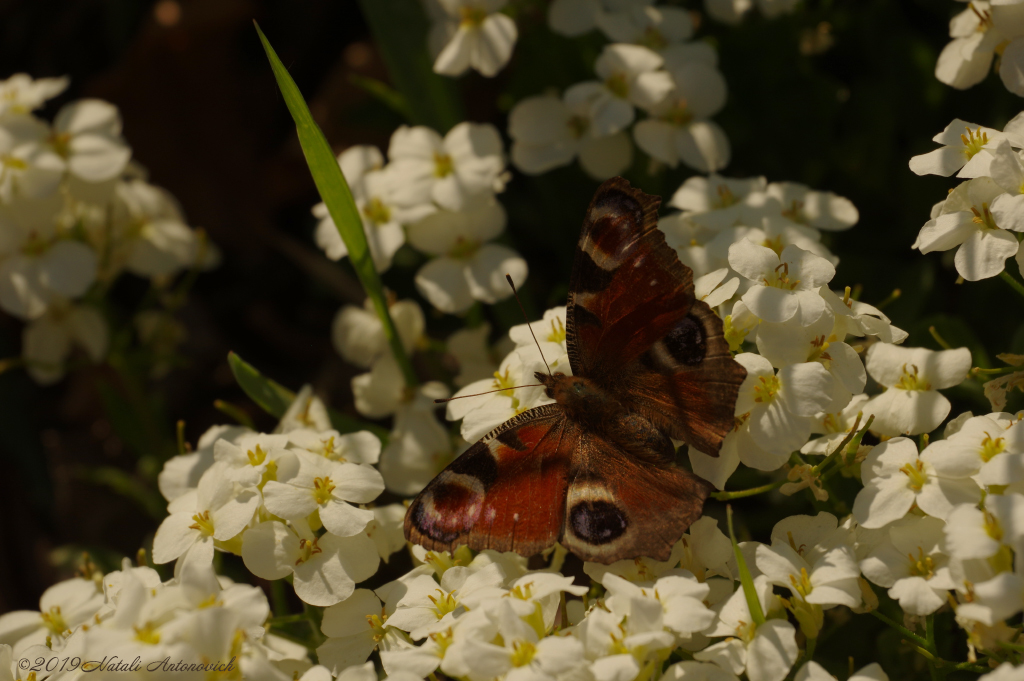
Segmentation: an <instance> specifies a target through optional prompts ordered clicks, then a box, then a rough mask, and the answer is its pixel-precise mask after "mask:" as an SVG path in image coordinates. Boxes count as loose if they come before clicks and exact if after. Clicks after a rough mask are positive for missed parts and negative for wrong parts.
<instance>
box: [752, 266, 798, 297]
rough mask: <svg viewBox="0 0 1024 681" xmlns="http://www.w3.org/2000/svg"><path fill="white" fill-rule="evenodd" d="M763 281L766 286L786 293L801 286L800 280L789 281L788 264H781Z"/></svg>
mask: <svg viewBox="0 0 1024 681" xmlns="http://www.w3.org/2000/svg"><path fill="white" fill-rule="evenodd" d="M761 281H763V282H764V285H765V286H774V287H775V288H781V289H782V290H784V291H795V290H796V287H797V286H799V285H800V280H799V279H794V280H792V281H790V280H789V263H787V262H784V263H780V264H779V266H778V267H776V268H775V269H774V270H772V273H771V274H770V275H768V276H767V277H763V278H762V279H761Z"/></svg>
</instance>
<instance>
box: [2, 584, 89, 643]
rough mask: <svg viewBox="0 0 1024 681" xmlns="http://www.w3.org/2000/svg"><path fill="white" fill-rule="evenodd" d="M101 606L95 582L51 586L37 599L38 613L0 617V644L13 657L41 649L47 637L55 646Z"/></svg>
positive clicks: (31, 611)
mask: <svg viewBox="0 0 1024 681" xmlns="http://www.w3.org/2000/svg"><path fill="white" fill-rule="evenodd" d="M102 605H103V593H102V592H101V591H100V589H99V588H98V586H97V584H96V582H95V581H93V580H91V579H83V578H80V577H76V578H74V579H68V580H65V581H63V582H58V583H57V584H54V585H53V586H51V587H50V588H48V589H47V590H46V591H44V592H43V595H42V596H41V597H40V599H39V611H33V610H14V611H12V612H8V613H5V614H4V615H0V643H3V644H7V645H10V646H12V647H13V648H14V652H15V653H20V652H21V651H23V650H25V649H26V648H28V647H29V646H33V645H41V644H43V643H45V642H46V638H47V637H48V636H52V637H53V640H54V642H56V643H59V642H60V641H61V640H62V639H63V638H64V637H66V636H69V635H70V634H71V632H72V631H74V630H76V629H78V627H79V626H80V625H82V624H84V623H86V622H88V621H89V620H90V619H92V617H93V615H95V614H96V612H97V611H98V610H99V609H100V606H102Z"/></svg>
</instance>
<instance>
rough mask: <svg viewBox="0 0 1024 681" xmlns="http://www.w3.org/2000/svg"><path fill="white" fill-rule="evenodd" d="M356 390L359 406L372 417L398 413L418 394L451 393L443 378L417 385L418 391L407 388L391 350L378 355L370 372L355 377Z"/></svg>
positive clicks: (436, 396)
mask: <svg viewBox="0 0 1024 681" xmlns="http://www.w3.org/2000/svg"><path fill="white" fill-rule="evenodd" d="M352 392H353V394H354V396H355V403H356V410H357V411H358V412H359V413H360V414H362V415H363V416H368V417H370V418H383V417H384V416H389V415H391V414H394V413H395V412H396V411H398V410H399V409H400V408H402V406H403V405H408V404H410V403H412V402H413V401H414V400H415V399H417V396H425V397H429V398H430V399H443V398H445V397H448V388H447V386H445V385H444V384H443V383H441V382H439V381H428V382H426V383H424V384H423V385H421V386H420V387H419V388H418V389H417V393H416V395H410V394H409V392H408V391H407V390H406V385H405V379H404V377H403V376H402V370H401V369H400V368H399V366H398V362H396V361H395V358H394V356H393V355H392V354H391V353H390V352H389V353H387V354H384V355H381V356H380V357H378V358H377V359H376V361H374V363H373V366H372V367H371V368H370V372H369V373H366V374H359V375H358V376H354V377H353V378H352Z"/></svg>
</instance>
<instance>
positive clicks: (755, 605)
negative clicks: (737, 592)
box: [725, 504, 765, 626]
mask: <svg viewBox="0 0 1024 681" xmlns="http://www.w3.org/2000/svg"><path fill="white" fill-rule="evenodd" d="M725 514H726V518H727V520H728V521H729V522H728V524H729V539H730V541H732V553H733V555H734V556H736V566H737V568H738V569H739V572H740V584H741V585H743V596H744V598H746V599H747V607H748V608H749V609H750V616H751V618H753V620H754V624H755V625H757V626H761V625H762V624H764V622H765V619H764V610H763V609H762V608H761V599H759V598H758V597H757V589H755V588H754V578H753V577H751V576H750V569H749V568H748V567H747V561H746V560H744V559H743V552H742V551H740V545H739V544H737V543H736V533H735V532H733V529H732V505H731V504H730V505H728V506H726V507H725Z"/></svg>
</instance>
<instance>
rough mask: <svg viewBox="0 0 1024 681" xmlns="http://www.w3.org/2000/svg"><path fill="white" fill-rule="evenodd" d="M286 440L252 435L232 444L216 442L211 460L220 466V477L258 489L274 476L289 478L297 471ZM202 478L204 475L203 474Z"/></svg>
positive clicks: (276, 436)
mask: <svg viewBox="0 0 1024 681" xmlns="http://www.w3.org/2000/svg"><path fill="white" fill-rule="evenodd" d="M287 445H288V436H287V435H284V434H275V435H267V434H265V433H252V434H246V435H242V436H241V437H239V438H238V440H237V443H236V442H230V441H228V440H226V439H220V440H217V441H216V442H214V443H213V458H214V459H215V460H216V461H217V462H218V463H219V464H221V465H222V466H223V471H222V474H223V475H225V476H226V477H228V478H230V479H231V480H233V481H235V482H237V483H238V484H239V485H241V486H243V487H262V486H263V484H264V483H266V482H267V481H268V480H276V479H277V476H278V475H281V476H284V477H290V476H292V475H294V474H295V471H297V470H298V467H299V460H298V458H297V457H296V455H295V452H291V451H288V450H287V449H285V447H286V446H287ZM204 475H205V474H204Z"/></svg>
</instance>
